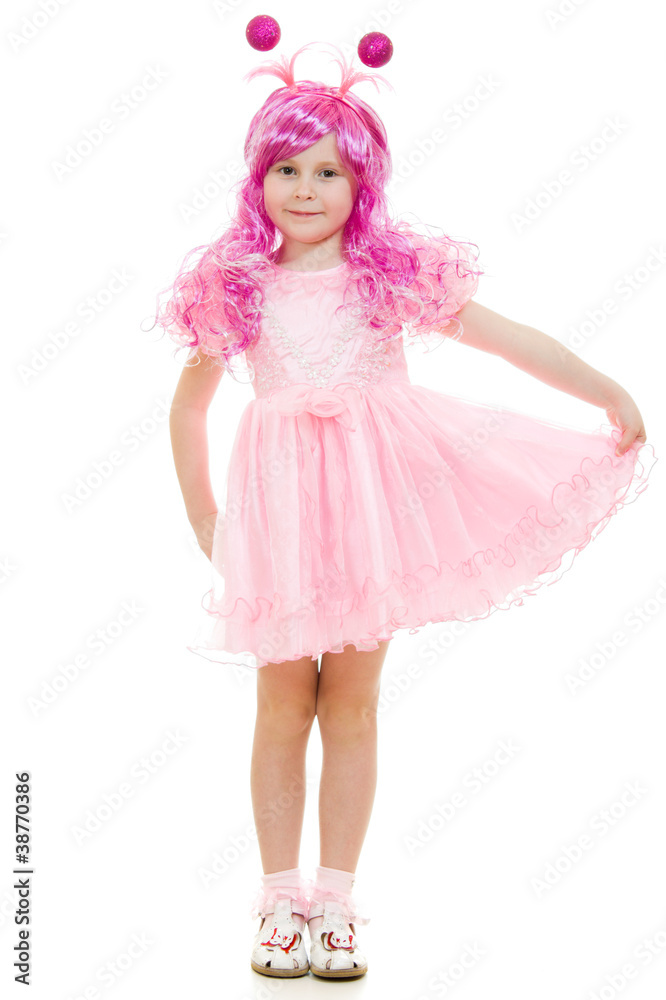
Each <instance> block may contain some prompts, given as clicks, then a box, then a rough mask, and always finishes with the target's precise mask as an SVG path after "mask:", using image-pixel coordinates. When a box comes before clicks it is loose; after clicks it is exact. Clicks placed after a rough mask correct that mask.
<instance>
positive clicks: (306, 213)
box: [288, 208, 319, 215]
mask: <svg viewBox="0 0 666 1000" xmlns="http://www.w3.org/2000/svg"><path fill="white" fill-rule="evenodd" d="M288 211H290V212H291V214H292V215H319V212H295V211H294V210H293V209H291V208H290V209H288Z"/></svg>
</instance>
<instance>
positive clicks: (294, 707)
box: [257, 695, 315, 737]
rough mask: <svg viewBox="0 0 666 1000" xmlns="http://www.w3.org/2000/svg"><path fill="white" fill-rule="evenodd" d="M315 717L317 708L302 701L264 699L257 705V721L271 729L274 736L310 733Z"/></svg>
mask: <svg viewBox="0 0 666 1000" xmlns="http://www.w3.org/2000/svg"><path fill="white" fill-rule="evenodd" d="M314 717H315V706H314V704H310V703H308V702H303V701H301V700H300V699H292V700H289V699H285V697H284V695H283V696H282V697H281V698H276V699H270V698H268V699H262V701H261V702H260V703H259V704H258V705H257V721H258V722H259V723H260V725H261V726H262V728H264V729H270V730H271V731H272V732H273V735H274V736H285V737H288V736H298V735H304V734H306V733H309V731H310V729H311V728H312V723H313V722H314Z"/></svg>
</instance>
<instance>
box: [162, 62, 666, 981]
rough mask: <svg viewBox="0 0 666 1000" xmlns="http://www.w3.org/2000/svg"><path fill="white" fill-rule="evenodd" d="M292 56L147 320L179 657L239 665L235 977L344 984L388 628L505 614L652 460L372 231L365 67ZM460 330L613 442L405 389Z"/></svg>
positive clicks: (586, 382)
mask: <svg viewBox="0 0 666 1000" xmlns="http://www.w3.org/2000/svg"><path fill="white" fill-rule="evenodd" d="M311 44H312V43H311ZM307 47H308V46H303V47H302V49H299V50H298V52H297V53H296V54H295V55H294V56H293V57H292V59H291V61H290V62H289V63H287V62H286V60H284V59H283V61H282V63H278V62H274V63H268V64H264V65H262V66H260V67H258V68H256V69H255V70H253V71H252V72H251V73H250V74H249V76H250V77H252V76H254V75H255V74H257V73H273V74H274V75H276V76H278V77H279V78H280V79H281V80H282V81H283V83H284V86H283V87H281V88H280V89H278V90H276V91H274V92H273V93H272V94H270V96H269V97H268V98H267V100H266V101H265V103H264V105H263V106H262V107H261V109H260V110H259V111H258V112H257V113H256V115H255V116H254V118H253V119H252V122H251V124H250V128H249V131H248V134H247V138H246V142H245V160H246V164H247V169H248V174H247V176H246V177H245V178H244V179H243V180H242V182H240V192H239V195H238V204H237V209H236V212H235V216H234V218H233V220H232V222H231V224H230V226H229V229H228V231H227V232H226V233H225V234H224V235H223V236H222V237H221V238H220V239H219V240H217V241H215V242H214V243H212V244H211V245H210V246H208V247H205V248H197V249H198V250H199V249H203V250H204V252H203V255H202V256H201V258H200V259H199V261H198V262H197V263H196V264H195V265H194V266H191V267H185V266H183V268H182V270H181V272H180V273H179V274H178V276H177V278H176V280H175V283H174V286H173V290H172V294H171V297H170V299H169V302H168V303H167V306H166V308H165V310H164V313H163V315H162V317H161V324H162V325H163V326H164V328H165V329H166V330H169V332H170V334H171V335H172V336H173V337H174V339H175V340H176V341H177V342H179V343H180V344H183V345H187V346H188V347H189V348H190V352H189V355H188V360H192V361H193V362H195V363H194V364H192V365H187V366H186V367H184V369H183V372H182V375H181V377H180V380H179V382H178V386H177V388H176V392H175V395H174V399H173V404H172V408H171V418H170V426H171V436H172V443H173V454H174V461H175V465H176V470H177V475H178V479H179V483H180V486H181V488H182V493H183V497H184V501H185V505H186V508H187V515H188V517H189V521H190V523H191V525H192V527H193V529H194V531H195V532H196V535H197V538H198V540H199V543H200V546H201V548H202V549H203V551H204V552H205V553H206V555H207V556H208V558H209V559H210V560H211V563H212V566H213V567H214V571H215V585H214V586H213V587H212V588H211V590H209V591H208V593H207V594H206V595H205V598H206V597H209V598H210V600H209V603H208V605H207V606H205V607H206V611H207V612H208V615H209V619H208V621H207V623H206V628H205V629H204V628H203V627H202V632H201V635H200V636H199V640H198V642H197V643H195V644H194V645H192V646H189V647H188V648H190V649H191V650H193V651H194V652H197V653H200V655H204V656H206V655H207V654H208V655H207V658H209V659H214V660H216V661H217V662H221V663H234V662H236V661H235V660H234V659H233V657H234V656H235V655H241V656H245V657H247V656H249V657H250V658H251V662H250V664H249V665H250V666H251V667H254V668H256V670H257V673H256V677H257V717H256V728H255V732H254V745H253V755H252V770H251V790H252V801H253V809H254V813H255V821H256V826H257V836H258V840H259V846H260V852H261V861H262V866H263V871H264V875H263V876H262V885H261V891H260V892H259V894H258V896H257V897H256V899H255V900H254V907H253V910H252V912H253V915H254V916H255V917H259V916H260V917H261V918H262V922H261V925H260V927H259V929H258V931H257V934H256V938H255V941H254V947H253V951H252V958H251V962H252V967H253V968H254V969H255V970H256V971H257V972H261V973H263V974H266V975H272V976H298V975H304V974H306V973H307V972H308V969H309V968H311V969H312V971H313V972H314V973H316V974H317V975H320V976H358V975H362V974H363V973H364V972H365V971H366V969H367V962H366V959H365V957H364V956H363V954H362V953H361V951H360V949H359V947H358V943H357V937H356V924H357V923H367V922H368V917H367V916H366V915H362V914H360V913H359V907H358V906H356V905H355V903H354V899H353V896H352V887H353V884H354V874H355V871H356V866H357V863H358V859H359V855H360V852H361V847H362V844H363V841H364V837H365V834H366V830H367V827H368V824H369V820H370V815H371V810H372V805H373V799H374V793H375V786H376V776H377V765H376V746H377V742H376V741H377V725H376V709H377V704H378V696H379V689H380V674H381V670H382V665H383V663H384V659H385V656H386V652H387V648H388V644H389V642H390V639H391V637H392V634H393V633H394V632H395V631H396V630H397V629H400V628H410V630H412V631H413V632H416V631H418V629H419V628H420V627H422V626H423V625H425V624H427V623H430V622H443V621H449V620H454V619H457V620H462V621H471V620H475V619H479V618H483V617H487V615H488V614H490V613H491V612H492V611H494V610H496V609H499V608H508V607H510V606H511V605H513V604H522V603H523V602H522V596H523V595H524V594H526V593H529V594H531V593H534V592H535V590H536V589H538V587H540V586H542V585H543V584H544V583H552V582H554V581H555V580H558V579H559V578H560V577H561V575H562V574H563V573H564V572H565V569H566V568H568V565H570V564H571V561H572V559H573V558H574V557H575V555H576V554H577V553H578V552H580V551H581V550H582V549H583V548H584V547H585V546H586V545H588V543H589V542H590V541H591V540H592V539H593V538H594V537H595V536H596V535H597V534H598V532H599V531H600V530H601V529H602V528H603V527H605V525H606V524H607V523H608V521H609V520H610V518H611V516H612V515H613V514H615V513H617V511H618V510H619V509H620V507H621V506H622V505H624V504H625V503H627V502H629V501H630V499H633V497H634V496H635V495H636V494H637V493H639V492H640V491H641V490H642V489H643V488H644V484H645V482H646V480H647V476H648V474H649V471H650V468H651V466H652V465H653V463H654V462H655V461H656V458H655V457H654V452H653V449H652V446H651V445H645V441H646V433H645V427H644V424H643V420H642V418H641V414H640V412H639V410H638V407H637V406H636V403H635V402H634V400H633V399H632V397H631V396H630V395H629V393H628V392H627V391H626V390H625V389H624V388H623V387H622V386H621V385H619V384H618V383H617V382H615V381H614V380H613V379H611V378H608V377H607V376H606V375H603V374H601V372H599V371H597V370H596V369H594V368H592V367H590V366H589V365H587V364H586V363H585V362H583V361H582V360H580V359H579V358H578V357H577V356H576V355H575V354H573V353H571V351H569V350H567V349H566V348H565V347H564V346H563V345H562V344H560V343H559V342H558V341H557V340H554V339H553V338H552V337H549V336H547V335H546V334H544V333H541V332H539V331H538V330H535V329H533V328H531V327H528V326H525V325H523V324H521V323H519V322H517V321H512V320H509V319H506V318H505V317H503V316H500V315H498V314H497V313H495V312H493V311H492V310H490V309H488V308H486V307H484V306H482V305H480V304H478V303H477V302H475V301H473V295H474V292H475V291H476V289H477V284H478V276H479V275H480V274H482V273H483V272H482V271H481V270H480V269H479V268H477V267H475V266H474V265H475V264H476V260H477V256H476V255H475V254H473V253H472V252H471V251H470V250H469V249H468V247H467V246H465V245H464V244H463V243H459V242H455V241H453V240H451V239H450V238H448V237H447V236H431V235H430V236H427V237H426V236H422V235H417V234H416V233H415V232H414V230H413V229H412V228H410V227H409V226H408V225H406V224H405V223H404V222H394V221H391V219H390V218H389V217H388V213H387V202H386V197H385V194H384V188H385V186H386V184H387V182H388V180H389V178H390V176H391V158H390V153H389V149H388V145H387V139H386V133H385V129H384V126H383V124H382V122H381V120H380V119H379V118H378V116H377V114H376V113H375V112H374V111H373V109H372V108H371V107H370V106H369V105H368V104H366V103H365V102H364V101H362V100H360V99H359V98H357V97H356V96H355V95H353V94H351V93H350V92H349V88H350V87H351V85H352V84H354V83H355V82H357V81H358V80H362V79H373V80H374V77H373V76H372V75H367V74H362V73H359V72H355V71H354V70H353V69H352V68H351V67H350V66H348V65H347V64H345V63H344V59H342V62H341V65H342V70H343V77H342V84H341V86H340V88H337V89H334V88H333V87H329V86H325V85H324V84H319V83H314V82H312V81H299V82H296V81H295V79H294V74H293V64H294V60H295V59H296V56H297V55H298V54H299V53H300V52H301V51H303V49H305V48H307ZM340 55H341V56H342V54H341V53H340ZM404 327H407V336H406V337H405V340H404V342H403V338H402V334H403V329H404ZM459 337H462V343H466V344H469V345H471V346H472V347H476V348H478V349H480V350H482V351H489V352H491V353H493V354H497V355H499V356H500V357H502V358H504V359H505V360H506V361H508V362H510V363H511V364H513V365H516V366H517V367H519V368H521V369H522V370H523V371H526V372H528V373H529V374H531V375H533V376H534V377H535V378H538V379H540V380H541V381H542V382H545V383H546V384H548V385H551V386H554V387H555V388H557V389H561V390H562V391H563V392H568V393H570V394H572V395H573V396H576V397H578V398H579V399H583V400H585V401H586V402H588V403H590V404H591V405H593V406H598V407H601V408H602V409H603V410H604V411H605V413H606V415H607V417H608V419H609V420H610V421H611V422H612V423H613V424H614V425H615V427H616V428H617V430H615V431H613V432H612V433H610V434H608V433H607V432H605V431H604V430H603V429H599V430H598V431H597V432H595V433H589V432H585V431H578V430H576V429H573V428H569V427H565V426H559V425H555V424H552V423H548V422H545V421H542V420H537V419H536V418H534V417H531V416H528V415H527V414H522V413H518V412H514V411H511V410H507V409H501V408H497V407H495V408H493V407H490V406H486V405H484V404H483V403H480V402H472V401H470V400H464V399H460V398H455V397H452V396H449V395H444V394H443V393H440V392H437V391H433V390H431V389H427V388H425V387H423V386H418V385H412V383H411V382H410V380H409V377H408V373H407V367H406V360H405V354H404V350H403V347H404V344H405V343H412V342H414V341H416V339H417V338H420V339H421V340H422V341H423V342H425V343H431V344H434V345H436V344H439V343H442V342H444V341H445V339H446V338H453V339H457V338H459ZM242 353H244V355H245V360H246V363H247V366H248V367H247V371H248V372H249V375H250V377H251V379H252V382H253V387H254V393H255V399H253V400H252V401H251V402H249V403H248V404H247V406H246V408H245V410H244V412H243V414H242V416H241V419H240V423H239V426H238V429H237V433H236V437H235V441H234V445H233V449H232V453H231V458H230V464H229V469H228V474H227V495H226V503H225V504H224V505H223V506H221V507H220V508H219V509H218V506H217V503H216V501H215V497H214V496H213V492H212V489H211V483H210V479H209V472H208V449H207V437H206V416H207V410H208V407H209V405H210V402H211V400H212V398H213V396H214V393H215V391H216V389H217V387H218V385H219V381H220V378H221V377H222V374H223V372H224V371H225V369H226V370H228V371H229V372H230V373H231V374H232V376H234V377H235V375H234V370H236V371H240V370H241V369H239V368H237V367H236V366H235V363H234V362H233V360H232V359H233V358H235V357H236V355H240V354H242ZM565 557H568V564H567V565H565V563H564V559H565ZM205 598H204V600H205ZM202 651H203V652H202ZM319 657H321V663H319ZM315 715H316V716H317V720H318V725H319V730H320V733H321V738H322V744H323V767H322V776H321V785H320V792H319V815H320V835H321V854H320V865H319V867H318V868H317V871H316V878H315V880H314V881H309V880H304V879H303V878H302V877H301V872H300V869H299V867H298V865H299V845H300V837H301V825H302V820H303V812H304V804H305V800H304V789H305V760H306V748H307V743H308V737H309V734H310V730H311V727H312V724H313V721H314V718H315ZM349 775H353V782H352V783H351V784H350V781H349ZM276 799H279V800H280V802H283V801H288V802H289V803H290V805H289V807H288V808H286V809H281V810H280V812H279V814H278V815H275V814H274V813H273V812H272V811H271V810H270V809H268V808H266V807H267V806H268V805H269V804H270V803H271V802H274V801H275V800H276ZM266 816H269V817H270V819H266V818H265V817H266ZM306 921H307V922H308V927H309V933H310V940H311V951H310V956H309V960H308V955H307V953H306V951H305V945H304V941H303V932H304V926H305V922H306Z"/></svg>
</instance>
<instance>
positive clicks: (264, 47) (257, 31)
mask: <svg viewBox="0 0 666 1000" xmlns="http://www.w3.org/2000/svg"><path fill="white" fill-rule="evenodd" d="M280 34H281V33H280V25H279V24H278V23H277V21H276V20H275V18H274V17H269V15H268V14H257V16H256V17H253V18H252V20H251V21H248V25H247V28H246V29H245V37H246V38H247V40H248V42H249V43H250V45H251V46H252V48H253V49H259V51H260V52H267V51H268V49H274V48H275V46H276V45H277V43H278V42H279V41H280Z"/></svg>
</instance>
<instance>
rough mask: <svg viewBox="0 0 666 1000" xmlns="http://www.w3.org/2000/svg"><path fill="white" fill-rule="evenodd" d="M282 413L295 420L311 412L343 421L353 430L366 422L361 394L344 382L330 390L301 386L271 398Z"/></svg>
mask: <svg viewBox="0 0 666 1000" xmlns="http://www.w3.org/2000/svg"><path fill="white" fill-rule="evenodd" d="M268 399H269V402H271V403H272V404H273V405H274V406H275V408H276V410H277V411H278V413H281V414H282V416H285V417H291V416H296V414H298V413H303V412H304V411H307V412H308V413H312V414H314V416H316V417H339V418H340V422H341V423H342V424H343V425H344V426H345V427H347V428H348V429H349V430H355V429H356V427H357V426H358V424H359V422H360V421H361V420H362V419H363V407H362V405H361V393H360V390H359V389H357V387H356V386H355V385H354V384H353V383H351V382H341V383H339V384H338V385H334V386H331V387H330V388H328V389H324V388H319V387H317V386H311V385H307V384H305V383H302V382H297V383H295V384H294V385H288V386H287V387H286V388H285V389H279V390H277V391H276V392H274V393H271V395H270V396H269V397H268Z"/></svg>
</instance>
